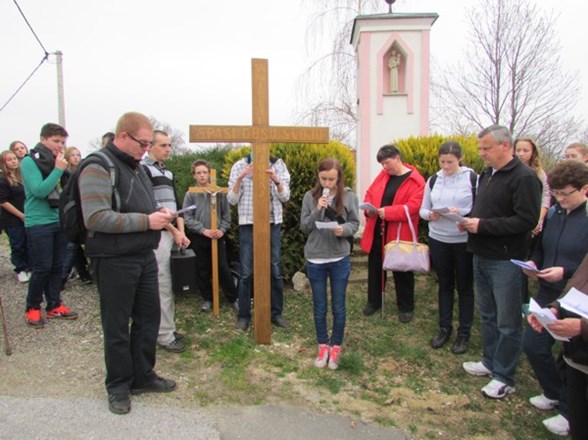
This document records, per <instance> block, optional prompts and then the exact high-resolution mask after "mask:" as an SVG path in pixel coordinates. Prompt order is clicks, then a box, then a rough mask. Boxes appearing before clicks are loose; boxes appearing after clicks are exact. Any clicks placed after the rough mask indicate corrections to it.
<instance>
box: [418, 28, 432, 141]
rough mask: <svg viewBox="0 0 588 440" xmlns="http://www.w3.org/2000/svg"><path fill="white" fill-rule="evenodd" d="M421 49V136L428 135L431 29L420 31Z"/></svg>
mask: <svg viewBox="0 0 588 440" xmlns="http://www.w3.org/2000/svg"><path fill="white" fill-rule="evenodd" d="M421 38H422V51H421V75H422V78H421V81H422V82H421V84H422V85H423V89H422V90H423V91H422V92H421V124H420V125H421V136H428V135H429V134H430V133H429V128H430V127H429V94H430V90H431V88H430V87H431V72H430V68H431V66H430V59H431V31H427V30H424V31H422V32H421Z"/></svg>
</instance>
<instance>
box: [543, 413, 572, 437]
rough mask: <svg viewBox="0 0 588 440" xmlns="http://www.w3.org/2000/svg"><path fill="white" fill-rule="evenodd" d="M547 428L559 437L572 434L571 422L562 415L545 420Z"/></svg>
mask: <svg viewBox="0 0 588 440" xmlns="http://www.w3.org/2000/svg"><path fill="white" fill-rule="evenodd" d="M543 424H544V425H545V427H546V428H547V429H548V430H549V431H551V432H553V433H554V434H557V435H568V434H569V433H570V422H568V419H566V418H565V417H564V416H562V415H561V414H558V415H556V416H553V417H550V418H548V419H545V420H543Z"/></svg>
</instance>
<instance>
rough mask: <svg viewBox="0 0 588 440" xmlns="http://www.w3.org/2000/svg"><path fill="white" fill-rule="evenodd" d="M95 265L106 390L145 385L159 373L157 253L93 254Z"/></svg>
mask: <svg viewBox="0 0 588 440" xmlns="http://www.w3.org/2000/svg"><path fill="white" fill-rule="evenodd" d="M92 266H93V269H94V274H95V275H96V283H97V285H98V292H99V294H100V316H101V318H102V329H103V331H104V362H105V364H106V381H105V384H106V391H107V392H108V393H109V394H112V393H125V392H128V391H129V390H130V389H131V388H142V387H144V386H146V385H147V384H148V383H149V382H151V381H152V380H153V378H154V374H155V373H154V372H153V367H154V366H155V350H156V347H155V345H156V342H157V333H158V331H159V319H160V307H159V285H158V281H157V261H156V260H155V255H154V254H153V251H150V252H146V253H142V254H138V255H126V256H118V257H108V258H106V257H101V258H93V259H92ZM129 323H130V326H129Z"/></svg>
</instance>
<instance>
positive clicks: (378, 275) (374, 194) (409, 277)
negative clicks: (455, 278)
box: [361, 144, 425, 322]
mask: <svg viewBox="0 0 588 440" xmlns="http://www.w3.org/2000/svg"><path fill="white" fill-rule="evenodd" d="M376 159H377V160H378V162H379V163H380V164H381V165H382V168H383V170H382V171H381V172H380V173H379V174H378V175H377V176H376V178H375V179H374V181H373V182H372V184H371V185H370V187H369V188H368V189H367V191H366V194H365V198H364V201H365V202H369V203H371V204H372V205H374V206H375V207H376V208H378V209H377V211H369V210H366V211H365V215H366V224H365V229H364V232H363V237H362V239H361V248H362V249H363V250H364V252H369V256H368V303H367V306H366V307H365V309H364V310H363V314H364V315H366V316H370V315H373V314H374V313H375V312H376V311H377V310H378V309H380V308H381V307H382V290H383V289H382V283H383V282H385V280H386V274H385V272H384V274H383V275H382V231H381V224H382V221H383V222H384V225H385V228H384V229H385V235H386V237H385V239H384V243H388V242H389V241H391V240H395V239H396V234H397V232H398V228H400V239H401V240H409V241H412V234H411V232H410V228H409V226H408V219H407V218H406V214H405V211H404V208H403V205H406V206H407V207H408V211H409V213H410V217H411V220H412V224H413V225H414V226H415V229H416V228H417V227H418V223H419V209H420V207H421V202H422V200H423V193H424V188H425V179H423V176H421V175H420V174H419V172H418V171H417V170H416V168H414V167H413V166H411V165H406V164H404V163H402V154H401V153H400V150H399V149H398V147H396V145H393V144H389V145H384V146H383V147H382V148H380V149H379V150H378V154H377V156H376ZM392 275H393V277H394V285H395V287H396V304H397V306H398V319H399V320H400V322H410V321H411V320H412V316H413V311H414V273H413V272H393V273H392Z"/></svg>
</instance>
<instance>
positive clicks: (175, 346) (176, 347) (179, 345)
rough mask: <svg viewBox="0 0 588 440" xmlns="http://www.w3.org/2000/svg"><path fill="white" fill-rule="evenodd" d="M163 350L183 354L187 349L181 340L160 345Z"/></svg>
mask: <svg viewBox="0 0 588 440" xmlns="http://www.w3.org/2000/svg"><path fill="white" fill-rule="evenodd" d="M158 345H159V346H160V347H161V348H163V349H164V350H167V351H169V352H171V353H181V352H182V351H184V350H185V349H186V346H185V345H184V343H183V342H182V341H181V340H179V339H177V338H176V339H174V340H173V341H171V342H170V343H169V344H165V345H164V344H158Z"/></svg>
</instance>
